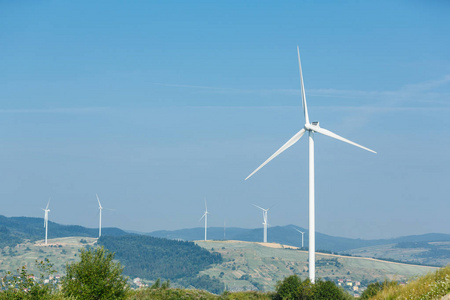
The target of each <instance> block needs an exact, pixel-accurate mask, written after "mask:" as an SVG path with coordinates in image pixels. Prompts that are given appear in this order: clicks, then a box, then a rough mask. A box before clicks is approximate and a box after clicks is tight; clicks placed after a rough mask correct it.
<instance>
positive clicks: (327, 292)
mask: <svg viewBox="0 0 450 300" xmlns="http://www.w3.org/2000/svg"><path fill="white" fill-rule="evenodd" d="M351 298H352V297H351V296H350V295H349V294H347V293H346V292H344V290H343V289H341V288H339V287H337V286H336V285H335V284H334V283H333V282H332V281H321V280H319V281H317V282H316V283H315V284H314V288H313V297H312V298H311V299H314V300H329V299H333V300H345V299H351Z"/></svg>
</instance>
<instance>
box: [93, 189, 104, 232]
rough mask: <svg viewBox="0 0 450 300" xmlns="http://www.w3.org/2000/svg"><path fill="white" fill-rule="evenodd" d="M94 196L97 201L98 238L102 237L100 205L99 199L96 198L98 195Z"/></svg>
mask: <svg viewBox="0 0 450 300" xmlns="http://www.w3.org/2000/svg"><path fill="white" fill-rule="evenodd" d="M95 196H97V201H98V209H99V215H98V216H99V219H98V238H100V237H101V236H102V210H103V207H102V204H101V203H100V199H99V198H98V195H97V194H95Z"/></svg>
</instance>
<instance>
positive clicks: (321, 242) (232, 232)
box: [145, 225, 450, 252]
mask: <svg viewBox="0 0 450 300" xmlns="http://www.w3.org/2000/svg"><path fill="white" fill-rule="evenodd" d="M294 229H298V230H301V231H304V232H305V240H304V245H305V247H307V246H308V240H309V239H308V230H307V229H305V228H302V227H298V226H295V225H286V226H274V227H270V228H269V230H268V242H273V243H280V244H284V245H293V246H296V247H300V246H301V235H300V234H299V233H298V232H297V231H295V230H294ZM145 234H147V235H150V236H154V237H163V238H168V239H182V240H187V241H194V240H202V239H203V237H204V228H202V227H197V228H190V229H180V230H173V231H168V230H160V231H153V232H149V233H145ZM225 237H226V239H227V240H239V241H248V242H262V237H263V229H262V228H257V229H246V228H236V227H234V228H226V236H225ZM208 238H209V239H212V240H224V230H223V228H222V227H210V228H208ZM403 242H450V234H442V233H429V234H423V235H410V236H404V237H398V238H393V239H375V240H366V239H352V238H344V237H336V236H331V235H327V234H323V233H320V232H316V248H317V249H321V250H327V251H332V252H343V251H347V250H351V249H357V248H363V247H370V246H377V245H388V244H397V243H403Z"/></svg>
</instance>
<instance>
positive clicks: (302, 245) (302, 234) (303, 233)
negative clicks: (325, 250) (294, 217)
mask: <svg viewBox="0 0 450 300" xmlns="http://www.w3.org/2000/svg"><path fill="white" fill-rule="evenodd" d="M294 229H295V230H297V231H298V232H300V233H301V234H302V248H303V234H304V232H303V231H300V230H298V229H297V228H294Z"/></svg>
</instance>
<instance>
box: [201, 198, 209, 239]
mask: <svg viewBox="0 0 450 300" xmlns="http://www.w3.org/2000/svg"><path fill="white" fill-rule="evenodd" d="M208 214H209V212H208V207H207V206H206V199H205V213H204V214H203V216H202V217H201V218H200V220H201V219H203V218H205V241H206V240H207V230H208ZM200 220H199V221H200Z"/></svg>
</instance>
